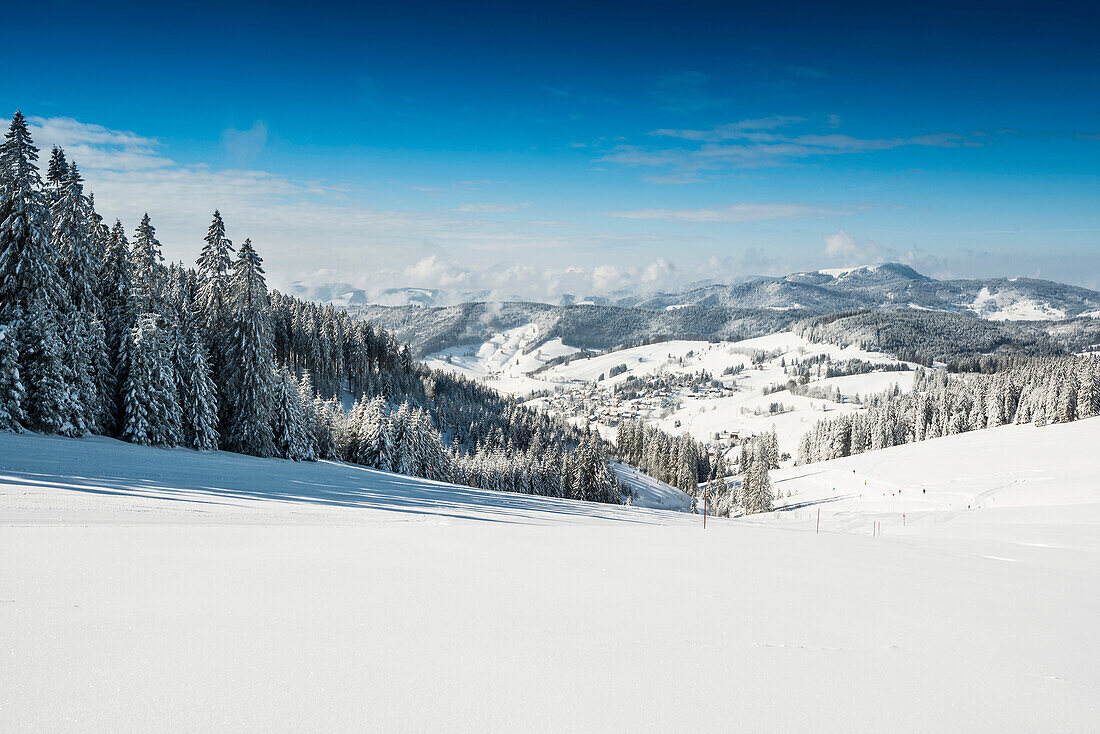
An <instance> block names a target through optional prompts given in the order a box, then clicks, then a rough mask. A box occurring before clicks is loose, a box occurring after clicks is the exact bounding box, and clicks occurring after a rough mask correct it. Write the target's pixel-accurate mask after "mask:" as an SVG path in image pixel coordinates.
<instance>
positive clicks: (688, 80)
mask: <svg viewBox="0 0 1100 734" xmlns="http://www.w3.org/2000/svg"><path fill="white" fill-rule="evenodd" d="M709 84H710V76H709V75H707V74H704V73H702V72H699V71H690V70H689V71H675V72H669V73H666V74H662V75H661V76H660V77H658V78H657V83H656V85H655V86H654V88H653V91H652V95H653V98H654V100H656V102H657V106H658V107H660V108H661V109H662V110H665V111H666V112H675V113H693V112H702V111H703V110H708V109H713V108H715V107H721V106H722V105H724V104H726V100H725V99H723V98H721V97H717V96H715V95H713V94H711V93H710V92H708V91H707V87H708V85H709Z"/></svg>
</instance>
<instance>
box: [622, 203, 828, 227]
mask: <svg viewBox="0 0 1100 734" xmlns="http://www.w3.org/2000/svg"><path fill="white" fill-rule="evenodd" d="M844 213H845V212H843V211H839V210H836V209H828V208H824V207H816V206H806V205H804V204H734V205H732V206H724V207H716V208H710V209H636V210H633V211H619V212H606V215H607V216H609V217H616V218H619V219H654V220H661V221H665V222H699V223H706V222H759V221H764V220H768V219H802V218H805V217H819V216H826V215H831V214H844Z"/></svg>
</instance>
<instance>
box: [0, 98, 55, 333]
mask: <svg viewBox="0 0 1100 734" xmlns="http://www.w3.org/2000/svg"><path fill="white" fill-rule="evenodd" d="M37 160H38V149H37V148H35V147H34V145H33V143H32V142H31V137H30V132H29V131H28V129H27V122H26V120H25V119H24V117H23V115H22V113H20V112H16V113H15V115H14V116H13V117H12V121H11V127H10V128H9V130H8V133H7V135H6V136H5V139H4V142H3V143H2V144H0V318H3V319H5V320H7V321H10V320H11V318H12V314H13V313H14V311H15V309H16V308H17V307H18V308H19V309H20V310H21V311H22V312H23V313H24V314H30V312H31V308H32V306H33V307H34V308H35V309H39V308H45V309H46V310H48V311H50V312H53V311H55V310H56V308H57V305H58V303H59V301H60V299H61V281H60V278H59V276H58V272H57V262H56V258H55V256H54V252H53V249H52V248H51V247H50V235H49V231H50V230H49V209H48V207H47V204H46V201H45V199H44V198H43V196H42V192H41V187H42V179H41V177H40V176H39V174H38V167H37V165H36V164H35V161H37Z"/></svg>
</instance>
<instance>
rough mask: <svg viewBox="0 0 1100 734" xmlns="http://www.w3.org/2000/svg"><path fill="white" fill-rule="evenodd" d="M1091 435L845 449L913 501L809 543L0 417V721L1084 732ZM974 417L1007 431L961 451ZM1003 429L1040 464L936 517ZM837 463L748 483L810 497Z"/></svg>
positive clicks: (986, 477)
mask: <svg viewBox="0 0 1100 734" xmlns="http://www.w3.org/2000/svg"><path fill="white" fill-rule="evenodd" d="M1098 429H1100V421H1097V420H1091V421H1079V422H1077V423H1072V424H1067V425H1065V426H1054V427H1051V428H1043V429H1031V428H1029V427H1020V428H1016V427H1010V428H1006V429H995V430H989V431H984V432H981V433H980V434H974V435H973V436H970V435H967V436H958V437H952V438H948V439H940V440H937V441H929V442H925V443H923V444H919V445H913V446H906V447H902V448H901V449H893V450H890V451H885V452H881V453H880V454H878V455H871V454H869V455H864V456H861V457H857V458H856V459H853V460H851V461H853V462H857V461H858V462H863V463H862V464H859V465H857V464H853V465H852V466H853V467H854V468H857V470H858V472H857V475H856V480H857V481H858V479H859V477H860V476H862V475H865V476H866V477H867V478H868V479H869V480H870V481H872V482H886V481H889V482H891V483H892V484H891V485H890V486H891V487H893V486H894V485H895V484H896V485H897V486H899V487H901V486H904V492H905V494H906V495H908V493H909V489H910V487H913V488H915V487H917V486H918V485H921V484H922V482H921V478H922V477H926V478H927V479H928V482H927V486H928V488H929V491H930V493H931V492H932V491H933V490H935V491H936V492H937V494H936V495H934V499H933V500H932V501H933V502H935V503H937V504H936V505H935V510H936V513H937V514H935V515H931V514H928V515H924V516H920V512H921V510H920V509H919V507H918V506H917V505H916V503H914V504H913V505H907V506H906V509H907V510H911V511H913V512H914V513H915V514H917V515H918V517H916V519H915V522H914V523H912V524H911V525H908V526H907V527H906V528H904V529H902V528H901V527H900V525H899V524H898V523H897V522H894V521H892V520H891V519H890V518H889V516H888V513H891V512H894V513H895V516H896V510H898V509H901V506H900V505H899V506H897V507H888V506H886V505H885V502H886V500H885V498H883V499H881V500H879V501H878V502H879V506H873V505H870V504H869V505H868V506H866V507H865V508H863V509H861V508H859V507H857V506H854V505H853V506H850V507H848V509H847V510H846V512H848V513H849V515H848V516H845V515H843V514H841V513H836V514H835V515H829V516H828V519H827V520H825V521H823V525H824V526H825V528H824V530H826V532H822V533H821V534H820V535H817V534H814V533H813V523H812V520H811V518H810V514H809V513H810V512H811V509H810V508H806V509H803V510H792V511H790V512H786V513H778V517H777V516H776V515H774V514H769V515H767V516H763V517H760V516H757V517H753V518H749V519H747V520H716V521H713V522H711V523H709V524H708V529H707V530H706V531H705V532H704V531H703V530H702V528H701V526H700V519H699V518H698V517H697V516H693V515H688V514H684V513H675V512H663V511H660V510H647V509H640V508H636V507H635V508H630V507H609V506H602V505H597V504H592V503H574V502H567V501H562V500H552V499H547V498H540V497H526V496H519V495H511V494H494V493H491V492H480V491H477V490H470V489H464V488H459V487H453V486H449V485H442V484H436V483H432V482H428V481H426V480H418V479H409V478H404V477H397V476H394V475H388V474H383V473H379V472H374V471H371V470H367V469H363V468H359V467H352V466H347V465H341V464H331V463H322V464H295V463H291V462H287V461H282V460H273V459H266V460H265V459H253V458H249V457H243V456H236V455H230V454H218V453H214V454H196V453H194V452H191V451H187V450H183V449H174V450H164V449H150V448H141V447H136V446H132V445H128V444H123V443H120V442H117V441H112V440H109V439H87V440H73V439H62V438H47V437H42V436H37V435H18V436H16V435H11V434H0V649H2V650H3V651H4V657H5V664H4V665H3V666H0V691H2V693H0V728H2V729H3V730H5V731H39V730H41V731H65V732H67V731H73V732H76V731H152V730H155V731H181V732H182V731H195V730H206V731H210V730H219V731H228V730H235V731H276V732H278V731H287V732H289V731H301V730H328V731H333V730H345V731H346V730H361V731H362V730H372V731H381V730H384V731H429V730H431V731H439V730H447V731H471V732H472V731H478V732H484V731H493V732H506V731H507V732H512V731H517V730H523V731H546V732H550V731H563V730H568V731H592V730H605V731H674V730H675V731H682V730H692V731H714V732H718V731H728V730H729V729H730V728H731V727H737V728H745V729H749V730H755V731H794V730H805V731H816V732H850V731H853V730H874V729H884V730H888V731H891V732H926V731H930V730H935V731H972V732H998V733H1000V732H1035V731H1088V730H1090V729H1091V728H1092V727H1093V725H1094V724H1095V722H1096V720H1097V716H1098V713H1100V712H1098V710H1097V701H1098V700H1100V669H1098V668H1097V666H1096V660H1097V657H1098V655H1100V635H1098V633H1097V628H1096V625H1095V619H1096V617H1097V614H1100V557H1098V552H1100V544H1098V542H1097V539H1098V538H1100V533H1098V532H1097V528H1098V527H1100V525H1098V523H1100V517H1098V515H1097V513H1096V511H1095V510H1096V508H1097V507H1098V506H1100V505H1098V504H1097V502H1096V499H1097V492H1098V491H1100V490H1098V488H1097V486H1096V485H1095V482H1094V475H1095V468H1096V467H1095V465H1094V462H1091V459H1089V457H1090V456H1091V454H1088V453H1085V452H1083V451H1081V450H1082V449H1084V448H1085V447H1087V446H1088V445H1093V446H1094V445H1095V444H1096V441H1097V439H1098V438H1100V431H1098ZM986 436H990V437H993V436H1003V437H1005V442H1004V443H1003V445H1004V447H1005V450H1004V451H1003V452H1002V453H1000V454H998V453H997V452H996V451H994V450H992V449H991V448H988V447H987V449H981V447H979V446H977V445H975V444H968V443H967V442H968V441H980V440H982V439H984V438H985V437H986ZM1059 446H1063V447H1065V451H1064V453H1053V454H1049V453H1048V452H1051V451H1054V450H1056V449H1057V448H1058V447H1059ZM1027 447H1031V450H1033V451H1034V452H1035V453H1040V454H1043V455H1044V456H1049V458H1050V459H1051V460H1052V466H1054V467H1056V468H1054V469H1053V470H1051V471H1046V472H1045V473H1044V471H1043V470H1042V469H1041V468H1040V469H1039V473H1037V474H1035V475H1034V477H1032V478H1031V479H1030V480H1029V481H1030V485H1028V484H1025V485H1023V486H1024V487H1025V490H1026V491H1028V492H1030V497H1031V499H1030V500H1029V501H1028V502H1029V504H1031V506H1029V507H1026V508H1024V507H1014V508H1004V507H1000V506H998V505H992V506H983V507H982V509H980V510H973V511H971V512H963V511H961V510H958V509H957V503H959V502H962V500H963V494H958V495H953V494H951V492H952V491H953V490H952V489H951V488H950V486H949V484H950V479H951V477H952V475H954V474H957V475H958V479H959V480H961V481H959V482H958V484H960V485H966V484H967V483H971V484H973V483H975V482H977V484H976V485H975V486H973V487H971V488H969V489H967V490H966V492H967V493H970V494H971V495H974V496H976V495H979V494H981V493H982V492H985V491H986V488H992V487H993V486H995V485H996V484H997V483H998V482H1002V479H1003V480H1004V482H1006V483H1011V482H1012V481H1013V479H1014V478H1019V477H1018V476H1016V475H1013V474H1012V473H1013V472H1017V471H1018V470H1020V467H1017V466H1016V465H1015V464H1005V465H1004V466H1003V467H1002V466H1001V465H1002V464H1004V462H1005V461H1006V460H1009V459H1011V458H1012V457H1013V456H1016V455H1018V456H1022V457H1027V456H1029V455H1030V454H1028V453H1026V451H1025V449H1026V448H1027ZM909 452H913V453H912V454H910V453H909ZM917 452H923V453H921V454H920V455H918V454H917ZM1070 454H1075V455H1076V460H1075V461H1070V460H1069V459H1070ZM891 457H893V458H891ZM939 457H943V461H942V462H941V461H940V459H939ZM895 459H896V460H895ZM1020 461H1023V462H1026V461H1027V459H1026V458H1022V459H1020ZM847 469H848V465H847V464H842V463H841V462H833V463H831V464H830V465H821V466H820V467H817V466H814V467H800V468H798V469H795V470H790V471H789V472H786V473H783V472H780V475H782V476H781V477H777V479H779V481H778V482H777V485H778V486H785V485H786V484H790V483H793V482H796V481H801V482H803V483H802V484H801V485H799V498H801V499H808V498H810V497H811V496H814V495H813V493H814V492H815V491H817V490H816V487H820V486H824V485H823V481H824V480H825V479H826V478H827V479H828V481H829V482H832V481H833V477H834V476H836V477H839V476H840V475H843V474H845V471H846V470H847ZM821 471H825V472H833V474H832V475H827V474H821V473H818V474H816V478H813V473H814V472H821ZM800 474H802V475H806V476H805V477H803V478H802V479H798V476H799V475H800ZM998 474H1001V475H1003V476H1002V477H1001V478H998V477H997V475H998ZM975 477H979V478H980V479H977V480H975V479H974V478H975ZM837 481H839V480H837ZM792 486H794V485H793V484H792ZM868 486H871V485H868ZM885 486H886V485H885V484H882V485H879V484H876V485H875V486H874V487H873V489H874V490H879V491H881V489H884V488H885ZM1028 486H1030V487H1031V489H1026V488H1027V487H1028ZM838 488H839V489H843V490H844V491H851V490H852V489H853V487H848V486H844V487H840V485H839V484H838ZM1048 490H1049V491H1048ZM1013 491H1014V490H1012V488H1011V487H1009V488H1007V489H1006V490H1005V491H1004V492H997V493H993V494H990V495H988V497H989V498H995V499H996V502H1001V501H1005V502H1007V501H1008V499H1009V498H1010V497H1011V496H1012V493H1013ZM869 492H870V490H869ZM1044 493H1046V494H1047V495H1048V499H1050V500H1051V501H1052V504H1050V505H1042V504H1035V503H1036V502H1041V501H1042V500H1043V497H1044ZM819 494H820V493H819ZM945 501H946V502H947V503H948V504H952V505H955V508H952V509H946V510H945V509H943V508H942V505H943V503H944V502H945ZM1067 501H1072V502H1073V503H1074V504H1072V505H1065V504H1060V505H1059V504H1053V503H1055V502H1056V503H1064V502H1067ZM835 506H836V507H840V505H839V504H838V503H837V504H836V505H835ZM823 507H828V505H823ZM799 513H802V515H801V517H800V516H799ZM864 513H868V514H864ZM872 518H881V519H882V520H883V533H882V535H881V537H878V538H872V537H870V535H869V532H868V528H869V526H870V523H871V519H872ZM979 521H981V522H979ZM795 529H797V530H799V531H801V532H791V530H795ZM848 531H851V532H848ZM1006 641H1011V643H1010V644H1009V643H1007V642H1006ZM777 692H779V693H778V694H777Z"/></svg>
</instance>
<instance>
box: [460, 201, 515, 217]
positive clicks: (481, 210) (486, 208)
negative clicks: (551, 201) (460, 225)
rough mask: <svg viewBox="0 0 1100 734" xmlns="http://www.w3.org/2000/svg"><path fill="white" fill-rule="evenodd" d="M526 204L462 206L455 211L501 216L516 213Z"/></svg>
mask: <svg viewBox="0 0 1100 734" xmlns="http://www.w3.org/2000/svg"><path fill="white" fill-rule="evenodd" d="M526 206H527V204H526V202H525V203H522V204H463V205H462V206H460V207H458V209H456V210H455V211H459V212H463V213H466V214H503V213H505V212H517V211H519V210H520V209H523V208H524V207H526Z"/></svg>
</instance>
